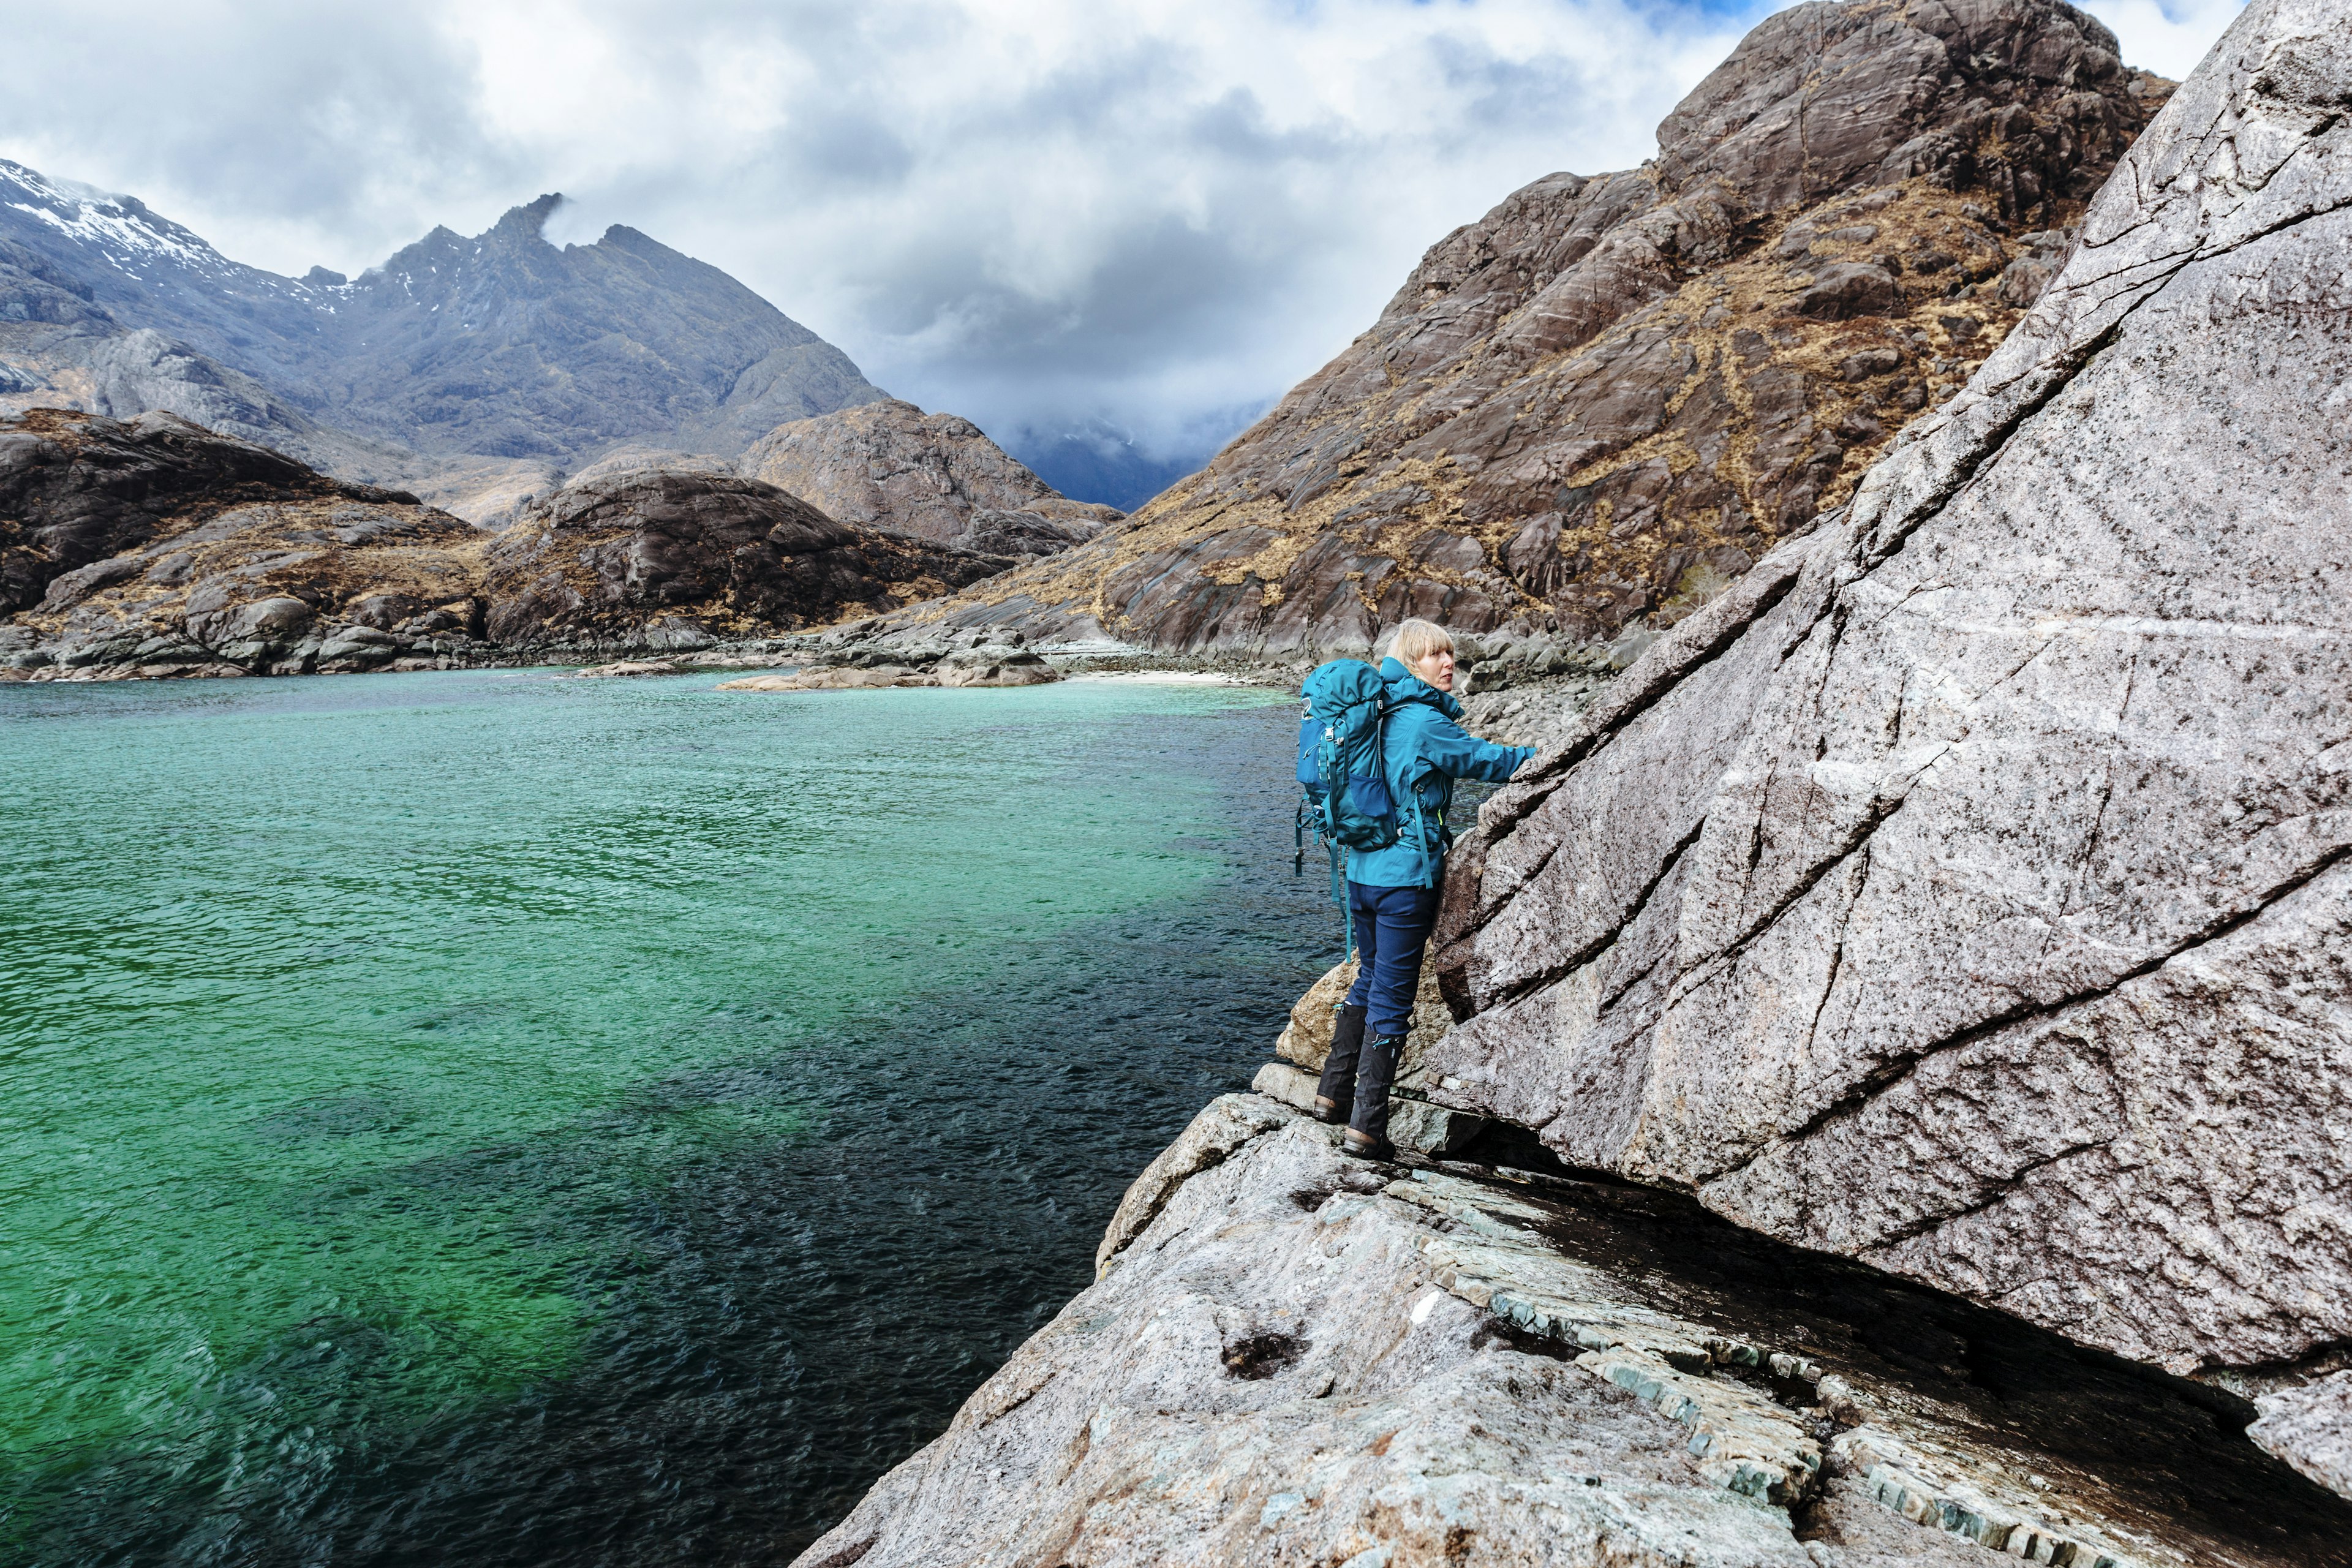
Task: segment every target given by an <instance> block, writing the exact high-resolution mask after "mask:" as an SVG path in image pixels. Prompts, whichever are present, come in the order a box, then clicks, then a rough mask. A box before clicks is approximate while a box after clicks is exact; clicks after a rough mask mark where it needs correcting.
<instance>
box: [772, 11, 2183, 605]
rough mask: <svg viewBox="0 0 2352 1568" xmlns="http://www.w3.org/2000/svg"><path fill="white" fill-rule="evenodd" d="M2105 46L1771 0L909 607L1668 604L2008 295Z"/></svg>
mask: <svg viewBox="0 0 2352 1568" xmlns="http://www.w3.org/2000/svg"><path fill="white" fill-rule="evenodd" d="M2116 47H2117V46H2116V39H2115V37H2114V36H2113V35H2112V34H2110V33H2109V32H2108V31H2107V30H2106V28H2105V27H2104V26H2101V25H2100V24H2099V23H2098V22H2096V21H2095V20H2094V19H2093V18H2091V17H2090V16H2087V15H2085V14H2084V13H2083V12H2081V11H2078V10H2076V9H2074V7H2073V6H2071V5H2063V4H2060V3H2058V0H1900V3H1896V4H1882V3H1880V0H1844V3H1838V4H1823V5H1801V6H1792V7H1790V8H1789V9H1786V10H1783V11H1780V12H1779V13H1778V14H1776V15H1774V16H1769V17H1768V18H1767V19H1765V20H1764V21H1763V22H1761V23H1760V24H1759V25H1758V26H1757V27H1756V29H1755V30H1754V31H1753V32H1752V33H1750V34H1749V35H1748V37H1747V38H1746V39H1745V40H1743V41H1742V42H1741V44H1740V46H1739V47H1738V49H1737V50H1736V51H1735V52H1734V53H1733V55H1732V56H1731V58H1729V59H1728V60H1727V61H1726V62H1725V63H1724V64H1723V65H1722V66H1721V67H1720V68H1717V70H1716V71H1715V72H1714V73H1713V74H1711V75H1710V76H1709V77H1707V79H1706V80H1705V81H1703V82H1701V83H1700V84H1699V85H1698V86H1697V87H1696V89H1693V90H1692V92H1691V94H1690V96H1689V97H1688V98H1686V99H1685V100H1684V101H1683V102H1682V104H1681V105H1680V106H1679V107H1677V108H1676V109H1675V111H1674V113H1673V114H1671V115H1669V116H1668V117H1667V118H1666V120H1665V121H1664V123H1663V124H1662V125H1660V126H1659V128H1658V156H1657V158H1656V160H1655V161H1654V162H1653V163H1649V164H1646V165H1644V166H1643V167H1642V168H1640V169H1634V170H1629V171H1626V172H1623V173H1620V174H1597V175H1592V176H1590V177H1588V176H1585V175H1580V174H1548V175H1546V176H1544V177H1543V178H1541V179H1539V180H1537V181H1535V182H1534V183H1533V184H1528V186H1526V187H1525V188H1524V189H1522V190H1520V191H1517V192H1516V193H1514V194H1513V195H1510V196H1509V197H1507V199H1506V200H1504V201H1503V202H1502V203H1501V204H1500V205H1497V206H1496V208H1495V209H1494V210H1493V211H1492V212H1490V213H1488V214H1487V215H1486V216H1485V217H1483V218H1481V219H1480V220H1479V221H1478V222H1476V223H1475V224H1470V225H1466V226H1464V227H1462V228H1459V229H1457V230H1455V231H1454V233H1452V234H1450V235H1448V236H1446V237H1444V239H1442V240H1440V241H1439V242H1438V243H1437V244H1436V245H1434V246H1433V247H1431V248H1430V250H1429V252H1428V254H1427V255H1425V256H1423V258H1422V260H1421V264H1420V266H1418V267H1417V268H1414V269H1413V271H1412V275H1411V276H1410V277H1408V278H1407V279H1405V280H1404V286H1403V287H1402V289H1399V290H1398V291H1397V293H1396V295H1395V296H1394V297H1393V298H1392V299H1391V300H1390V301H1389V302H1388V305H1387V308H1386V309H1385V310H1382V311H1381V316H1380V319H1379V320H1378V321H1375V322H1373V323H1372V324H1371V326H1370V329H1369V330H1368V331H1365V332H1364V333H1363V334H1362V335H1361V336H1360V337H1359V338H1358V339H1357V340H1356V341H1355V342H1353V343H1352V344H1350V345H1349V347H1348V349H1347V350H1346V351H1345V352H1344V353H1341V354H1340V355H1339V357H1338V358H1336V359H1334V360H1333V361H1332V362H1331V363H1329V364H1328V365H1326V366H1324V367H1323V369H1321V370H1320V371H1318V372H1317V373H1316V374H1314V375H1313V376H1311V377H1309V378H1308V379H1307V380H1306V381H1305V382H1302V383H1301V384H1299V385H1297V387H1295V388H1293V389H1292V390H1291V392H1290V393H1289V394H1288V395H1286V397H1285V398H1284V399H1283V400H1282V402H1281V404H1280V405H1278V406H1277V407H1276V409H1275V410H1274V411H1273V412H1272V413H1270V414H1269V415H1267V416H1266V417H1265V419H1263V420H1261V421H1259V423H1258V424H1257V425H1255V426H1253V427H1252V428H1250V429H1249V430H1247V431H1245V432H1244V433H1243V434H1242V435H1241V436H1240V437H1236V438H1235V439H1234V442H1233V443H1232V444H1231V445H1229V446H1228V447H1226V448H1225V449H1224V450H1223V451H1222V452H1220V453H1219V454H1218V455H1217V457H1216V458H1214V460H1213V461H1212V462H1211V463H1210V464H1209V466H1208V468H1206V469H1205V470H1203V471H1202V472H1201V473H1200V474H1197V475H1194V476H1193V477H1192V478H1191V479H1186V480H1184V481H1183V482H1181V483H1180V484H1177V485H1175V486H1173V487H1171V489H1169V490H1168V491H1166V492H1165V493H1163V494H1162V495H1160V497H1158V498H1157V499H1155V500H1153V501H1152V502H1151V503H1150V504H1149V505H1147V506H1145V507H1143V508H1142V509H1141V510H1139V511H1138V512H1137V513H1136V515H1135V517H1134V518H1133V519H1132V520H1130V521H1129V523H1128V524H1127V525H1125V526H1123V527H1121V528H1119V529H1118V530H1116V531H1113V532H1110V533H1108V534H1106V535H1104V536H1103V537H1102V538H1100V539H1097V540H1095V541H1092V542H1088V543H1087V544H1083V545H1080V546H1078V547H1077V548H1076V549H1074V550H1071V551H1069V552H1066V553H1065V554H1062V555H1058V556H1055V557H1054V558H1053V559H1051V560H1048V561H1042V562H1038V563H1034V564H1033V565H1031V566H1029V567H1027V568H1025V569H1024V571H1023V572H1021V573H1018V574H1014V575H1013V576H1012V577H1010V578H1008V579H1007V580H1006V581H1005V582H1004V583H1003V584H991V586H990V588H989V589H988V590H987V591H986V593H985V594H982V595H970V596H967V597H966V598H965V599H963V600H961V601H958V602H955V603H951V604H950V605H944V606H936V607H929V608H927V609H926V610H925V611H923V612H922V613H923V614H925V615H929V616H943V617H944V618H946V619H947V620H949V621H950V624H955V625H975V626H977V625H995V624H1017V625H1020V626H1024V627H1026V628H1027V629H1029V630H1031V631H1032V632H1033V633H1038V634H1042V635H1045V636H1048V637H1055V638H1079V639H1084V638H1091V637H1099V636H1102V635H1104V634H1106V633H1108V635H1110V636H1112V637H1119V638H1123V639H1125V640H1127V641H1129V642H1132V643H1137V644H1142V645H1147V646H1150V647H1155V648H1161V649H1172V650H1193V649H1204V648H1235V649H1242V650H1247V651H1252V652H1256V651H1263V650H1268V649H1291V648H1299V647H1316V648H1323V649H1339V648H1343V647H1364V646H1366V645H1367V644H1369V643H1370V641H1371V640H1372V639H1374V638H1375V637H1377V636H1378V634H1379V633H1380V631H1381V629H1382V628H1383V627H1388V626H1394V625H1395V624H1396V623H1397V622H1398V621H1399V620H1401V619H1402V618H1403V617H1404V616H1431V617H1433V618H1436V619H1439V620H1443V621H1445V622H1446V623H1448V624H1449V625H1452V626H1454V627H1455V628H1456V629H1459V630H1470V631H1482V630H1486V629H1487V628H1491V627H1497V626H1502V627H1509V628H1512V629H1514V630H1517V631H1528V630H1540V631H1549V632H1550V633H1552V634H1554V635H1557V636H1559V637H1566V638H1568V639H1570V640H1571V641H1580V642H1582V641H1599V642H1607V641H1609V640H1610V639H1612V638H1613V637H1616V636H1617V635H1618V634H1619V633H1620V631H1621V630H1622V629H1624V628H1626V627H1627V626H1629V625H1649V626H1666V625H1670V624H1672V623H1673V622H1675V621H1676V620H1679V619H1680V618H1682V617H1684V616H1687V615H1689V614H1691V613H1693V612H1694V611H1695V610H1696V609H1697V608H1698V607H1699V606H1700V605H1702V604H1704V603H1705V602H1706V599H1707V598H1708V597H1709V596H1711V595H1713V594H1714V593H1716V592H1717V591H1718V590H1719V589H1720V587H1721V586H1722V584H1725V583H1727V582H1728V581H1729V580H1731V579H1732V578H1734V577H1736V576H1737V575H1738V574H1739V573H1740V572H1742V571H1744V570H1746V569H1747V568H1748V566H1749V565H1750V564H1752V563H1754V562H1755V561H1756V560H1757V559H1758V558H1759V557H1760V556H1762V555H1763V554H1765V553H1766V552H1769V550H1771V549H1772V548H1773V547H1774V546H1775V545H1777V544H1779V543H1780V542H1782V541H1784V540H1787V539H1789V538H1790V537H1792V536H1793V535H1796V534H1798V533H1801V532H1802V531H1804V530H1805V529H1807V528H1809V527H1810V526H1811V524H1812V521H1813V520H1814V518H1815V517H1816V516H1817V515H1818V514H1819V513H1821V512H1822V510H1825V509H1829V508H1832V507H1835V506H1837V505H1839V504H1840V503H1842V502H1843V501H1844V500H1847V499H1848V498H1849V497H1850V496H1851V495H1852V494H1853V487H1854V485H1855V483H1856V481H1858V480H1859V479H1860V478H1861V476H1862V475H1863V473H1864V471H1865V470H1866V469H1867V468H1869V467H1870V465H1871V463H1872V462H1873V461H1874V460H1875V459H1876V458H1877V457H1878V455H1879V454H1880V453H1881V452H1882V451H1884V450H1885V447H1886V444H1887V443H1888V442H1889V441H1890V440H1892V439H1893V437H1895V433H1896V432H1897V431H1899V430H1900V429H1901V428H1902V427H1903V426H1904V425H1905V423H1906V421H1908V420H1910V419H1912V418H1913V417H1915V416H1917V415H1918V414H1919V413H1920V412H1921V411H1922V410H1924V409H1927V408H1928V407H1931V406H1933V405H1935V404H1936V403H1937V402H1938V401H1940V400H1941V399H1943V398H1946V397H1948V396H1950V395H1952V394H1953V393H1954V392H1955V391H1956V390H1957V389H1958V387H1959V385H1960V384H1962V383H1963V382H1964V381H1966V380H1967V378H1968V376H1969V373H1970V372H1971V371H1973V370H1974V369H1975V367H1976V366H1977V364H1978V363H1980V362H1981V361H1982V360H1983V358H1984V357H1985V355H1987V354H1988V353H1990V352H1991V351H1992V349H1993V347H1994V345H1995V344H1997V343H1999V342H2000V340H2001V338H2002V337H2003V335H2004V334H2006V333H2007V332H2008V331H2009V330H2010V328H2011V326H2012V325H2013V324H2014V323H2015V322H2016V321H2017V320H2018V318H2019V315H2020V313H2021V310H2022V309H2023V308H2024V307H2025V306H2026V305H2028V304H2030V303H2031V302H2032V290H2033V289H2034V287H2035V286H2036V284H2037V283H2038V282H2039V281H2040V280H2042V279H2046V278H2047V277H2048V276H2049V272H2048V268H2047V265H2046V263H2047V261H2048V260H2049V259H2051V258H2052V257H2053V249H2052V247H2053V244H2054V246H2055V247H2057V249H2059V250H2063V247H2064V246H2065V245H2066V244H2068V243H2070V242H2071V231H2072V229H2073V227H2074V226H2075V225H2076V224H2077V223H2079V221H2080V219H2081V215H2082V211H2083V206H2084V202H2085V201H2086V200H2087V199H2088V198H2089V197H2090V195H2092V193H2093V192H2094V191H2095V190H2096V189H2097V188H2098V186H2099V184H2101V183H2102V182H2103V181H2104V180H2105V177H2106V175H2107V174H2108V173H2109V171H2111V170H2112V169H2113V168H2114V167H2115V163H2116V158H2117V157H2118V156H2120V155H2121V153H2122V152H2123V150H2124V148H2125V147H2126V146H2127V145H2129V143H2130V142H2131V139H2132V137H2133V136H2134V135H2135V134H2137V132H2138V131H2139V129H2140V128H2141V127H2142V126H2143V125H2145V124H2146V123H2147V119H2148V116H2149V115H2150V113H2152V112H2153V110H2154V109H2155V108H2156V106H2157V105H2158V104H2159V103H2161V102H2162V101H2163V99H2164V96H2165V93H2166V92H2167V90H2168V89H2169V87H2170V85H2171V84H2169V83H2168V82H2165V81H2162V80H2160V79H2156V78H2153V77H2149V76H2147V75H2146V74H2144V73H2141V72H2137V71H2132V70H2129V69H2126V68H2124V67H2123V65H2122V64H2121V63H2120V61H2119V60H2118V59H2117V58H2116ZM2053 235H2054V236H2056V237H2057V238H2056V239H2055V240H2054V241H2053V240H2052V239H2051V238H2050V237H2052V236H2053ZM2029 240H2031V241H2032V243H2031V244H2029V243H2028V241H2029ZM2021 263H2025V265H2023V266H2021V265H2020V264H2021ZM1864 367H1867V368H1864ZM835 417H841V416H835ZM852 417H866V411H864V410H859V411H856V413H855V415H853V416H852ZM780 482H783V483H785V484H786V485H787V487H788V488H791V482H790V481H789V480H780ZM812 499H814V498H812ZM821 504H822V503H821Z"/></svg>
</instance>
